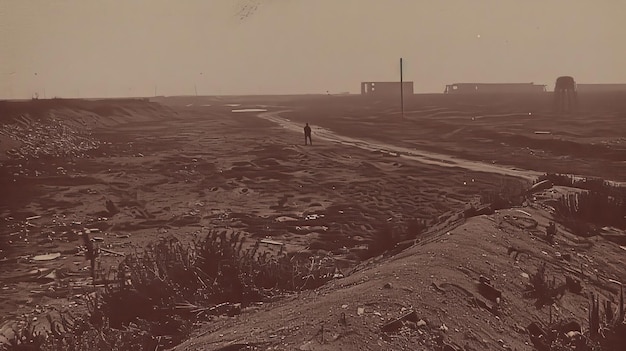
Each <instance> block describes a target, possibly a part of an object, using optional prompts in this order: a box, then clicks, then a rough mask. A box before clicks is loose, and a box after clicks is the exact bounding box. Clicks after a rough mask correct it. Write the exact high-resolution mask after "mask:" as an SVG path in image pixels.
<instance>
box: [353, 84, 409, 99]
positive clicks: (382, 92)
mask: <svg viewBox="0 0 626 351" xmlns="http://www.w3.org/2000/svg"><path fill="white" fill-rule="evenodd" d="M400 87H401V85H400V82H362V83H361V95H372V96H399V95H400ZM402 88H403V90H404V91H403V93H404V95H413V82H402Z"/></svg>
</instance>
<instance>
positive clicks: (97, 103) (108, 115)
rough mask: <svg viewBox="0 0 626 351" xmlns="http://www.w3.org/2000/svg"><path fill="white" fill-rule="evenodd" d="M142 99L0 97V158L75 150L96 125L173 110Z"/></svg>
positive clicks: (84, 147)
mask: <svg viewBox="0 0 626 351" xmlns="http://www.w3.org/2000/svg"><path fill="white" fill-rule="evenodd" d="M174 114H175V112H172V111H171V110H169V109H168V108H165V107H163V106H161V105H158V104H156V103H151V102H149V101H148V100H144V99H110V100H72V99H67V100H66V99H51V100H30V101H0V161H2V160H6V159H29V158H38V157H67V156H80V155H82V154H83V153H84V152H86V151H89V150H93V149H95V148H97V147H98V142H97V141H96V140H95V139H94V138H92V137H91V133H92V131H93V130H94V129H96V128H101V127H112V126H116V125H120V124H124V123H130V122H134V123H136V122H149V121H151V120H156V119H160V118H165V117H167V116H172V115H174Z"/></svg>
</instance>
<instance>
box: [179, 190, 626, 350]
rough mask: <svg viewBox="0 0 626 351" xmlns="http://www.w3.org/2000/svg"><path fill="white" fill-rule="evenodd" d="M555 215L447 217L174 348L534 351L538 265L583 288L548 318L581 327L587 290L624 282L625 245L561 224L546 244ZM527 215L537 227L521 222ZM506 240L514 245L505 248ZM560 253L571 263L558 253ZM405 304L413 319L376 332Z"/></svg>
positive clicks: (524, 212)
mask: <svg viewBox="0 0 626 351" xmlns="http://www.w3.org/2000/svg"><path fill="white" fill-rule="evenodd" d="M548 192H550V190H549V191H548ZM548 195H549V194H548ZM552 219H553V218H552V215H551V214H550V213H549V211H547V210H545V209H543V206H541V205H539V203H534V204H530V206H526V207H523V208H513V209H508V210H502V211H499V212H498V213H496V214H493V215H490V216H485V215H483V216H478V217H474V218H470V219H468V220H467V221H464V222H457V223H456V224H455V223H450V224H449V226H448V227H446V226H442V227H441V228H438V229H435V230H434V231H433V232H431V233H428V234H426V235H425V236H424V237H423V238H422V240H421V241H420V242H418V243H417V244H416V245H415V246H414V247H411V248H409V249H406V250H405V251H403V252H401V253H399V254H397V255H396V256H394V257H390V258H382V257H380V258H376V259H372V260H370V261H368V262H366V263H364V264H362V266H361V268H362V269H360V270H358V271H357V272H356V273H354V274H353V275H350V276H349V277H346V278H343V279H337V280H334V281H332V282H330V283H328V284H327V285H326V286H324V287H322V288H319V289H317V290H316V291H311V292H305V293H302V294H299V295H297V296H291V297H288V298H286V299H285V300H284V301H280V302H275V303H272V304H267V305H262V306H258V307H257V308H254V309H250V310H248V311H245V312H244V313H243V314H242V315H240V316H238V317H235V318H234V319H221V320H217V321H216V322H211V324H210V325H207V326H206V327H205V328H204V329H203V330H202V332H201V333H200V334H199V335H196V336H194V337H193V338H191V339H190V340H189V341H187V342H185V343H184V344H182V345H179V346H178V347H176V348H175V349H176V350H218V349H220V348H222V347H226V346H228V345H232V346H231V347H232V348H224V349H225V350H226V349H232V350H237V349H242V350H243V349H246V348H243V346H244V345H249V348H248V349H260V350H265V349H275V350H298V349H299V350H422V349H423V350H431V349H438V347H441V346H440V345H441V344H440V343H439V341H437V340H438V336H439V338H441V339H439V340H443V342H444V343H447V344H450V345H452V346H455V347H464V348H465V349H466V350H498V349H511V350H532V349H533V348H532V345H529V343H530V339H529V336H528V334H527V331H526V329H525V328H526V327H527V326H528V324H530V323H531V322H541V323H543V324H547V323H548V322H549V308H548V307H542V308H537V307H536V306H535V302H536V301H535V300H534V299H531V298H526V297H524V291H525V290H526V286H527V284H529V278H528V277H529V276H532V275H533V274H534V273H535V272H536V270H537V267H538V266H539V265H540V264H542V263H544V262H545V263H546V264H547V269H546V273H547V275H548V276H549V277H552V276H554V278H555V279H556V282H557V283H563V282H564V281H565V276H570V277H574V278H580V279H582V280H583V283H582V284H583V291H582V293H581V294H573V293H569V292H566V293H565V295H564V296H563V297H562V298H561V299H560V300H559V301H558V302H557V303H555V304H554V305H553V309H552V315H553V317H552V318H553V319H554V320H557V319H573V320H575V321H577V322H578V323H580V324H581V325H583V326H586V325H587V322H586V320H587V303H588V300H587V297H586V294H587V293H589V292H594V293H597V294H600V295H601V296H604V297H608V296H610V295H612V294H611V292H609V290H612V291H615V288H616V285H614V284H612V283H610V282H609V281H608V279H615V280H618V281H624V280H626V274H625V272H624V271H623V269H622V267H623V264H624V263H625V262H624V258H623V257H624V248H623V247H622V248H620V247H619V246H618V245H617V244H614V243H611V242H607V241H604V240H603V239H601V238H600V239H597V240H596V239H592V240H591V241H586V240H581V239H579V238H576V237H575V236H573V235H571V234H569V233H567V232H566V231H565V230H564V229H563V228H562V227H560V226H559V227H558V230H559V235H558V238H557V241H556V244H555V245H549V244H548V243H547V242H545V241H544V239H543V238H544V236H543V234H542V233H544V232H545V227H546V226H547V224H548V221H550V220H552ZM533 220H535V221H536V222H537V223H538V226H537V227H536V228H535V229H533V230H528V229H522V228H520V226H524V225H525V224H527V223H529V222H530V223H532V221H533ZM512 247H513V248H516V250H518V251H514V252H511V254H510V255H509V254H508V252H509V249H510V248H512ZM518 252H519V253H520V254H519V255H517V253H518ZM564 254H570V255H571V257H572V258H571V260H570V261H566V260H562V259H559V257H562V256H563V255H564ZM581 267H582V270H583V272H582V274H581V272H580V269H581ZM481 276H483V277H486V278H488V279H489V280H490V282H491V284H492V286H493V287H495V288H497V289H498V290H499V291H501V293H502V299H501V304H500V307H499V309H498V310H497V312H495V310H490V308H492V307H493V306H494V304H495V303H494V302H493V301H491V300H489V299H487V298H485V297H484V296H483V295H481V294H480V293H479V290H478V281H479V279H480V277H481ZM360 308H363V310H361V311H359V309H360ZM411 310H414V311H415V312H416V315H417V319H418V321H417V323H415V324H410V323H409V327H407V326H403V327H401V328H400V329H398V330H394V331H391V332H382V331H381V327H382V326H383V325H385V324H386V323H387V322H389V321H391V320H393V319H395V318H397V317H400V316H402V315H404V314H406V313H408V312H409V311H411ZM344 316H345V322H344ZM419 320H423V321H424V322H426V325H421V324H422V323H421V322H420V321H419ZM237 345H238V346H237ZM436 347H437V348H436Z"/></svg>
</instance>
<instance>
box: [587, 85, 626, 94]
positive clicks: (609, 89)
mask: <svg viewBox="0 0 626 351" xmlns="http://www.w3.org/2000/svg"><path fill="white" fill-rule="evenodd" d="M576 90H577V91H578V92H579V93H613V92H616V93H617V92H626V84H577V86H576Z"/></svg>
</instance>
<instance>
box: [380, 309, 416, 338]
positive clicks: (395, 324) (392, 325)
mask: <svg viewBox="0 0 626 351" xmlns="http://www.w3.org/2000/svg"><path fill="white" fill-rule="evenodd" d="M407 321H410V322H413V323H417V322H418V319H417V312H415V311H411V312H409V313H406V314H404V315H402V316H400V317H398V318H396V319H394V320H392V321H390V322H388V323H386V324H384V325H383V326H382V328H381V330H382V331H383V332H385V333H390V332H393V331H396V330H398V329H400V328H401V327H402V326H403V325H404V323H405V322H407Z"/></svg>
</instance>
